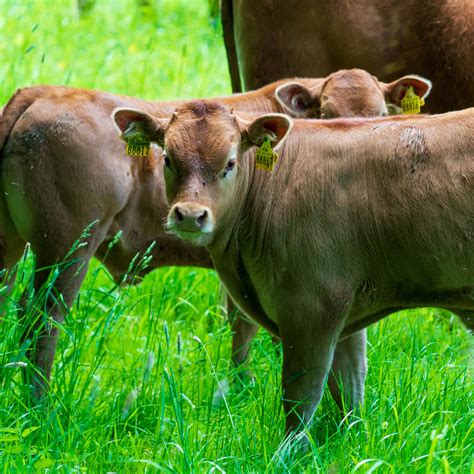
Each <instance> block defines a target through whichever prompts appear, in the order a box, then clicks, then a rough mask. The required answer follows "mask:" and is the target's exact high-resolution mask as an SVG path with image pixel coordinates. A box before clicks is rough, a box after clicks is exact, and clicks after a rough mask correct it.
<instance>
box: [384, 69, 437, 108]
mask: <svg viewBox="0 0 474 474" xmlns="http://www.w3.org/2000/svg"><path fill="white" fill-rule="evenodd" d="M410 86H411V87H413V92H415V94H416V95H417V96H418V97H420V98H422V99H424V98H425V97H427V96H428V95H429V93H430V92H431V87H432V86H431V81H429V80H428V79H425V78H424V77H421V76H404V77H402V78H400V79H397V80H396V81H393V82H391V83H390V84H382V88H383V90H384V93H385V100H386V101H387V102H388V103H389V104H394V105H396V106H400V104H401V101H402V99H403V97H405V94H406V92H407V90H408V88H409V87H410Z"/></svg>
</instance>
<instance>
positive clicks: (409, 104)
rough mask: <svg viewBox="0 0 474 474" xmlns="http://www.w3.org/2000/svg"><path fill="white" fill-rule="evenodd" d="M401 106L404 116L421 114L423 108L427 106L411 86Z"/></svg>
mask: <svg viewBox="0 0 474 474" xmlns="http://www.w3.org/2000/svg"><path fill="white" fill-rule="evenodd" d="M401 105H402V111H403V113H404V114H419V113H420V111H421V106H422V105H425V101H424V100H423V99H420V98H419V97H418V96H417V95H416V94H415V92H414V91H413V87H412V86H409V87H408V89H407V91H406V93H405V97H403V99H402V102H401Z"/></svg>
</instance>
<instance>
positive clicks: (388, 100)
mask: <svg viewBox="0 0 474 474" xmlns="http://www.w3.org/2000/svg"><path fill="white" fill-rule="evenodd" d="M409 86H412V87H413V89H414V91H415V93H416V94H417V95H418V96H419V97H422V98H425V97H426V96H427V95H428V94H429V92H430V90H431V83H430V81H428V80H427V79H423V78H422V77H418V76H405V77H403V78H401V79H398V80H396V81H394V82H392V83H390V84H385V83H383V82H380V81H378V80H377V78H376V77H374V76H372V75H371V74H369V73H368V72H367V71H364V70H362V69H350V70H345V69H343V70H341V71H337V72H335V73H333V74H331V75H330V76H328V77H327V78H326V79H325V80H321V83H319V84H318V85H316V86H315V87H314V88H311V89H310V88H308V87H306V86H304V85H303V84H300V83H299V82H289V83H286V84H283V85H281V86H280V87H278V89H277V90H276V91H275V95H276V99H277V100H278V102H279V103H280V104H281V105H282V107H283V108H284V109H285V110H287V111H288V112H289V113H290V114H291V115H293V116H295V117H299V118H322V119H324V118H337V117H377V116H382V115H389V114H391V113H393V112H395V113H401V111H400V110H398V107H399V106H400V102H401V100H402V98H403V97H404V95H405V93H406V91H407V89H408V87H409Z"/></svg>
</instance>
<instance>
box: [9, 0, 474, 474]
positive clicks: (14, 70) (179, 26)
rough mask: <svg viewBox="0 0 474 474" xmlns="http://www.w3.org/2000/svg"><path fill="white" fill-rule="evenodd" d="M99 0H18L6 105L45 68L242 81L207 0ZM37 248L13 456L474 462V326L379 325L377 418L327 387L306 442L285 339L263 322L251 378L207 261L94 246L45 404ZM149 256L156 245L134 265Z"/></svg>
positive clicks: (97, 463) (12, 320) (462, 468)
mask: <svg viewBox="0 0 474 474" xmlns="http://www.w3.org/2000/svg"><path fill="white" fill-rule="evenodd" d="M95 3H96V4H95V5H94V7H93V8H92V9H91V10H90V11H88V12H87V13H85V14H83V15H79V14H78V11H77V7H76V3H75V2H74V1H72V0H59V1H54V2H53V1H47V0H21V1H13V0H4V1H3V2H2V7H3V8H2V15H1V17H0V57H1V62H0V83H1V97H0V99H1V104H2V106H3V105H4V104H5V103H6V102H7V100H8V99H9V97H10V96H11V95H12V94H13V93H14V91H15V90H16V89H17V88H18V87H23V86H27V85H33V84H64V85H69V86H74V87H86V88H95V89H102V90H107V91H110V92H113V93H117V94H127V95H133V96H138V97H141V98H145V99H150V100H171V99H175V98H190V97H204V96H207V97H209V96H215V95H223V94H229V93H230V92H231V88H230V80H229V76H228V72H227V63H226V56H225V50H224V45H223V42H222V38H221V35H222V32H221V27H220V24H219V21H218V19H216V18H212V17H211V15H210V12H209V6H208V2H207V1H206V0H180V1H178V0H162V1H161V0H159V1H157V2H150V4H151V5H152V6H149V7H139V6H138V5H139V2H138V1H136V0H119V1H116V2H114V1H112V0H96V2H95ZM155 3H156V5H155ZM415 66H416V65H414V67H415ZM413 72H415V73H416V70H414V71H413ZM71 185H73V183H71ZM413 237H414V238H416V236H413ZM33 258H34V257H33V255H31V252H28V251H27V252H25V256H24V258H23V259H22V261H21V262H20V264H19V269H18V278H17V281H16V283H15V287H14V290H13V292H12V293H11V295H9V296H8V297H7V298H6V301H5V303H3V304H5V308H4V309H5V312H6V316H5V318H4V320H3V321H2V323H1V324H0V400H1V403H0V467H1V470H2V471H3V472H30V471H31V472H35V471H39V472H42V471H44V470H49V472H67V473H69V472H117V473H128V472H130V473H135V472H229V473H233V472H267V471H268V472H295V473H299V472H323V473H325V472H329V473H346V472H364V473H365V472H381V473H385V472H387V473H404V472H407V473H408V472H410V473H412V472H423V473H439V472H444V473H450V472H459V473H468V472H473V471H472V465H473V462H474V443H473V439H474V423H473V420H474V417H473V408H472V407H473V406H474V380H473V373H472V367H471V366H472V355H473V354H472V348H473V345H472V344H473V343H472V340H471V338H470V336H469V334H468V333H467V331H466V330H465V329H464V327H463V326H462V325H461V324H460V322H459V321H458V320H457V318H456V317H455V316H453V315H451V314H450V313H448V312H445V311H441V310H438V309H423V310H419V311H414V310H413V311H405V312H402V313H399V314H397V315H394V316H392V317H391V318H389V319H385V320H383V321H381V322H379V323H378V324H376V325H373V326H372V327H370V328H369V347H368V362H369V374H368V378H367V382H366V401H365V406H364V408H363V411H362V413H361V414H360V417H353V418H349V419H348V420H346V421H343V420H342V417H341V415H340V413H339V411H338V410H337V408H336V406H335V403H334V402H333V400H332V399H331V397H330V396H329V394H326V395H325V397H324V399H323V402H322V403H321V406H320V407H319V408H318V411H317V420H316V423H315V425H314V427H313V428H312V429H311V431H310V437H311V441H312V442H311V443H310V444H311V447H310V449H309V450H308V452H306V453H296V452H295V450H294V449H293V447H292V446H291V445H290V446H289V445H280V441H281V439H282V438H283V435H284V414H283V410H282V408H281V403H280V402H281V389H280V370H281V367H280V366H281V357H280V354H279V351H278V348H277V347H275V346H274V345H273V343H272V341H271V338H270V337H269V335H268V334H266V333H265V332H264V331H263V330H261V331H260V332H259V335H258V337H257V338H256V339H255V341H254V342H253V344H252V350H251V355H250V358H249V362H248V368H249V369H250V370H251V371H252V373H253V375H254V380H253V382H252V383H250V381H249V380H247V383H244V384H239V383H236V382H235V379H236V376H237V373H236V369H235V368H234V367H233V366H232V364H231V362H230V343H231V331H230V328H229V325H228V324H227V322H226V313H225V305H224V299H223V291H222V288H221V286H220V284H219V280H218V278H217V276H216V274H215V273H214V272H212V271H206V270H201V269H196V268H182V269H178V268H163V269H160V270H156V271H154V272H152V273H151V274H150V275H148V276H147V277H146V278H145V279H144V281H143V282H142V283H141V284H140V285H138V286H136V287H124V288H118V287H117V286H116V285H115V284H114V282H113V280H112V278H111V277H110V276H109V275H108V273H107V271H106V270H105V269H104V268H103V266H102V265H101V262H99V261H97V260H94V262H93V264H92V265H91V267H90V269H89V272H88V275H87V278H86V281H85V283H84V284H83V286H82V289H81V291H80V295H79V297H78V298H77V300H76V302H75V304H74V306H73V308H72V309H71V311H70V313H69V315H68V317H67V320H66V322H65V324H64V325H63V326H61V328H60V342H59V347H58V351H57V356H56V360H55V364H54V369H53V376H52V385H51V390H50V392H49V394H48V396H47V409H44V407H43V408H39V407H38V408H36V409H29V408H27V407H26V405H25V399H26V388H25V386H24V384H23V381H22V378H21V371H20V369H21V366H22V364H24V360H25V355H24V352H25V347H22V346H21V343H20V342H19V339H20V329H19V328H18V324H17V307H18V302H19V298H20V295H21V293H22V292H23V291H24V290H25V289H26V291H27V292H28V289H29V288H30V281H31V273H32V265H33ZM139 265H146V256H145V257H144V258H141V259H137V261H135V262H134V263H133V264H132V265H131V267H130V272H134V271H135V270H136V268H137V266H139ZM47 290H48V289H47V288H46V289H45V291H47ZM0 291H1V292H2V293H5V291H6V286H5V284H2V286H1V288H0Z"/></svg>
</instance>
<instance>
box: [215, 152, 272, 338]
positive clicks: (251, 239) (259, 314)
mask: <svg viewBox="0 0 474 474" xmlns="http://www.w3.org/2000/svg"><path fill="white" fill-rule="evenodd" d="M253 154H254V153H253V152H246V153H244V155H243V156H242V157H241V160H242V161H241V166H240V171H241V173H240V176H241V179H240V180H239V183H238V185H237V189H236V190H235V195H236V196H239V197H242V199H235V200H234V205H233V207H231V209H228V210H227V211H226V213H225V215H226V216H234V217H232V220H229V218H227V219H225V220H223V221H221V223H220V225H219V230H218V232H217V234H216V237H215V239H214V242H213V243H212V244H211V245H210V246H209V247H208V250H209V251H210V253H211V257H212V260H213V262H214V266H215V268H216V270H217V271H218V273H219V276H220V277H221V279H222V281H223V282H224V284H225V286H226V288H227V290H228V291H229V292H230V294H231V295H232V297H233V298H234V300H235V301H236V302H237V304H238V305H239V306H240V307H241V308H242V309H243V310H244V311H245V312H246V313H247V314H249V315H250V316H251V317H252V318H253V319H254V320H255V321H257V322H258V323H259V324H260V325H262V326H263V327H264V328H266V329H267V330H268V331H270V332H271V333H272V334H274V335H276V336H278V335H279V330H278V326H277V325H276V324H275V322H273V321H272V320H271V319H270V318H269V317H268V316H267V314H266V313H265V311H264V309H263V307H262V305H261V302H260V300H259V298H258V295H257V291H256V289H255V286H254V284H253V282H252V268H249V263H250V262H249V259H248V258H246V257H248V256H249V253H252V252H256V253H259V252H260V250H259V247H260V242H261V232H262V231H261V227H260V226H258V227H256V226H254V225H253V224H254V222H255V219H252V218H251V216H250V215H248V214H247V213H249V212H250V213H253V212H255V211H254V209H253V205H252V203H251V202H250V201H251V199H252V197H253V196H254V193H253V192H251V190H252V188H254V187H255V186H257V187H258V186H261V185H262V184H263V181H264V180H265V178H266V177H265V176H263V177H262V176H261V175H259V174H258V172H257V171H256V170H255V164H254V156H253ZM254 244H255V245H254ZM257 259H258V256H257ZM250 260H254V258H252V257H251V258H250ZM262 260H265V256H262ZM250 266H252V267H253V265H250Z"/></svg>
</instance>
